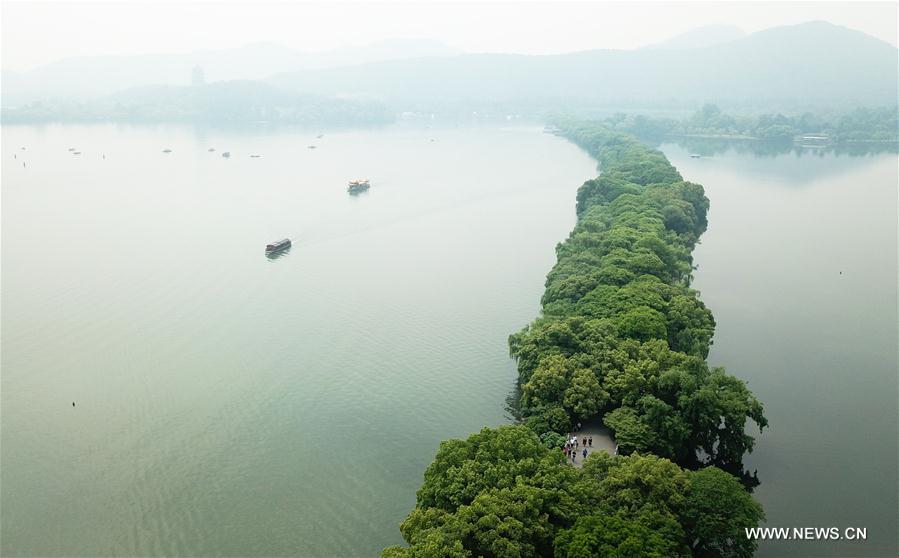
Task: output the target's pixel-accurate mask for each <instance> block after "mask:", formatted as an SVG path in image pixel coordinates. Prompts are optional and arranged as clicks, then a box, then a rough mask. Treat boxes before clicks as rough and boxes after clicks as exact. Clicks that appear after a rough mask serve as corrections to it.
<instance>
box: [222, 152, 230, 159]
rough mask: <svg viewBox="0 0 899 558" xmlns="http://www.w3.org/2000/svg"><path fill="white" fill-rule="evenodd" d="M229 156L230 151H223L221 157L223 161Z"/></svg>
mask: <svg viewBox="0 0 899 558" xmlns="http://www.w3.org/2000/svg"><path fill="white" fill-rule="evenodd" d="M230 156H231V152H230V151H225V152H224V153H222V157H224V158H225V159H227V158H228V157H230Z"/></svg>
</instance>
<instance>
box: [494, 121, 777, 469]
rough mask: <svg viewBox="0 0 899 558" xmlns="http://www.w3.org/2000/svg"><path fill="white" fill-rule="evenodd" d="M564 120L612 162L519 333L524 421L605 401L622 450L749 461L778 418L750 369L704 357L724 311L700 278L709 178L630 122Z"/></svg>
mask: <svg viewBox="0 0 899 558" xmlns="http://www.w3.org/2000/svg"><path fill="white" fill-rule="evenodd" d="M711 112H714V110H712V111H711ZM566 134H567V135H568V136H569V137H571V138H572V139H573V140H574V141H576V142H577V143H579V144H581V145H582V146H584V147H585V148H586V149H588V150H590V151H591V152H592V153H595V154H596V155H597V157H598V159H599V161H600V164H601V167H602V175H601V176H600V177H599V178H597V179H595V180H590V181H587V182H586V183H585V184H584V185H583V186H582V187H581V189H580V190H579V192H578V198H577V199H578V204H577V212H578V222H577V225H576V226H575V228H574V231H572V233H571V235H570V236H569V237H568V239H567V240H566V241H565V242H563V243H562V244H560V245H559V246H558V248H557V250H556V252H557V257H558V262H557V263H556V265H555V267H553V269H552V271H550V273H549V275H548V277H547V281H546V292H545V293H544V296H543V299H542V303H543V316H541V317H540V318H538V319H537V320H536V321H535V322H534V323H533V324H531V325H530V326H528V327H526V328H525V329H524V330H522V331H521V332H519V333H517V334H515V335H513V336H512V337H511V338H510V348H511V353H512V355H513V356H515V357H516V358H517V359H518V371H519V383H520V387H521V401H520V405H519V409H520V411H521V413H522V415H523V416H524V418H525V419H526V424H528V425H529V426H531V427H532V428H534V429H535V430H536V431H537V433H538V434H542V433H544V432H545V431H547V430H553V431H556V432H559V433H563V432H566V431H567V429H568V428H569V427H570V425H571V424H572V423H573V422H576V421H579V420H583V419H586V418H589V417H593V416H597V415H600V416H604V418H605V423H606V424H607V425H608V426H610V427H611V428H612V429H613V430H614V432H615V435H616V439H617V441H618V443H619V445H620V449H621V450H622V451H623V452H634V451H640V452H652V453H655V454H657V455H661V456H664V457H668V458H670V459H674V460H675V461H677V462H678V463H681V464H684V465H691V466H692V465H696V464H697V463H698V460H699V458H698V457H697V456H699V455H702V456H703V458H704V459H705V460H706V461H708V462H710V463H719V464H722V465H728V466H731V467H736V466H738V465H739V463H740V461H741V459H742V456H743V454H744V453H745V452H747V451H751V450H752V447H753V439H752V437H751V436H748V435H747V434H746V433H745V431H746V426H747V422H748V421H750V420H751V421H753V422H755V423H756V424H757V425H758V426H759V427H764V426H765V425H766V424H767V421H766V420H765V417H764V415H763V413H762V406H761V404H760V403H759V402H758V401H757V400H756V399H755V398H754V397H753V395H752V394H751V393H750V392H749V390H748V389H746V386H745V384H744V383H743V382H741V381H739V380H737V379H735V378H733V377H731V376H728V375H727V374H725V372H724V371H723V370H721V369H714V370H711V369H709V367H708V366H707V365H706V363H705V360H704V359H705V357H706V356H707V355H708V352H709V348H710V346H711V343H712V335H713V334H714V329H715V320H714V318H713V317H712V314H711V312H710V311H709V310H708V308H706V307H705V305H704V304H703V303H702V301H701V300H699V293H698V292H697V291H695V290H693V289H691V288H690V286H689V285H690V279H691V273H692V269H693V266H692V264H693V262H692V256H691V252H692V250H693V248H694V246H695V245H696V242H697V240H698V238H699V236H700V235H701V234H702V233H703V231H705V229H706V226H707V220H706V213H707V212H708V208H709V201H708V199H707V198H706V197H705V194H704V192H703V189H702V186H699V185H698V184H693V183H690V182H684V181H683V179H682V178H681V176H680V175H679V174H678V172H677V171H676V170H675V169H674V168H673V167H672V166H671V164H670V163H668V161H667V159H666V158H665V157H664V155H662V154H661V153H659V152H657V151H653V150H651V149H649V148H647V147H646V146H644V145H643V144H641V143H639V142H638V141H636V140H635V139H633V138H631V137H629V136H626V135H622V134H618V133H615V132H611V131H609V130H608V129H606V128H603V127H598V126H594V125H581V126H569V127H567V128H566ZM563 413H564V416H563Z"/></svg>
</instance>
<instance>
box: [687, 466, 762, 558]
mask: <svg viewBox="0 0 899 558" xmlns="http://www.w3.org/2000/svg"><path fill="white" fill-rule="evenodd" d="M690 477H691V479H690V490H689V491H688V492H687V513H686V514H685V517H686V521H685V524H686V526H687V530H688V533H689V540H691V541H694V542H693V555H694V556H697V557H702V558H706V557H708V558H751V557H752V556H753V555H754V554H755V550H756V547H757V546H758V545H757V544H756V542H755V541H754V540H751V539H747V538H746V534H745V531H744V529H746V528H750V527H755V526H756V525H758V524H759V521H761V520H763V519H764V518H765V514H764V512H762V507H761V506H760V505H759V503H758V502H756V501H755V500H753V499H752V497H751V496H750V495H749V494H748V493H747V492H746V491H745V490H744V489H743V486H742V485H741V484H740V482H739V481H738V480H737V479H736V478H735V477H734V476H733V475H730V474H728V473H725V472H724V471H722V470H721V469H718V468H716V467H708V468H705V469H701V470H699V471H695V472H692V473H691V474H690Z"/></svg>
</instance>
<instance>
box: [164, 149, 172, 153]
mask: <svg viewBox="0 0 899 558" xmlns="http://www.w3.org/2000/svg"><path fill="white" fill-rule="evenodd" d="M162 152H163V153H171V152H172V150H171V149H163V150H162Z"/></svg>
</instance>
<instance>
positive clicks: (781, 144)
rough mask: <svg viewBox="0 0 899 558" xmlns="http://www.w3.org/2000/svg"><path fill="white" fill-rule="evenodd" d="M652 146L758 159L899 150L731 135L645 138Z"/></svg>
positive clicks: (897, 148)
mask: <svg viewBox="0 0 899 558" xmlns="http://www.w3.org/2000/svg"><path fill="white" fill-rule="evenodd" d="M642 139H644V140H646V141H648V142H650V143H652V144H653V145H654V146H655V147H658V146H660V145H662V144H664V143H674V144H676V145H678V146H680V147H682V148H683V149H685V150H686V151H688V152H689V153H692V154H696V155H700V156H702V157H712V156H714V155H722V154H724V153H728V152H732V153H736V154H739V155H751V156H753V157H757V158H764V157H776V156H778V155H786V154H794V155H796V156H809V157H821V158H823V157H825V156H828V155H848V156H850V157H862V156H866V155H875V154H879V153H899V144H897V143H895V142H882V143H881V142H855V143H840V144H833V145H801V144H796V143H793V142H792V141H790V140H787V141H779V140H752V139H730V138H689V137H672V136H666V137H644V138H642Z"/></svg>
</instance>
